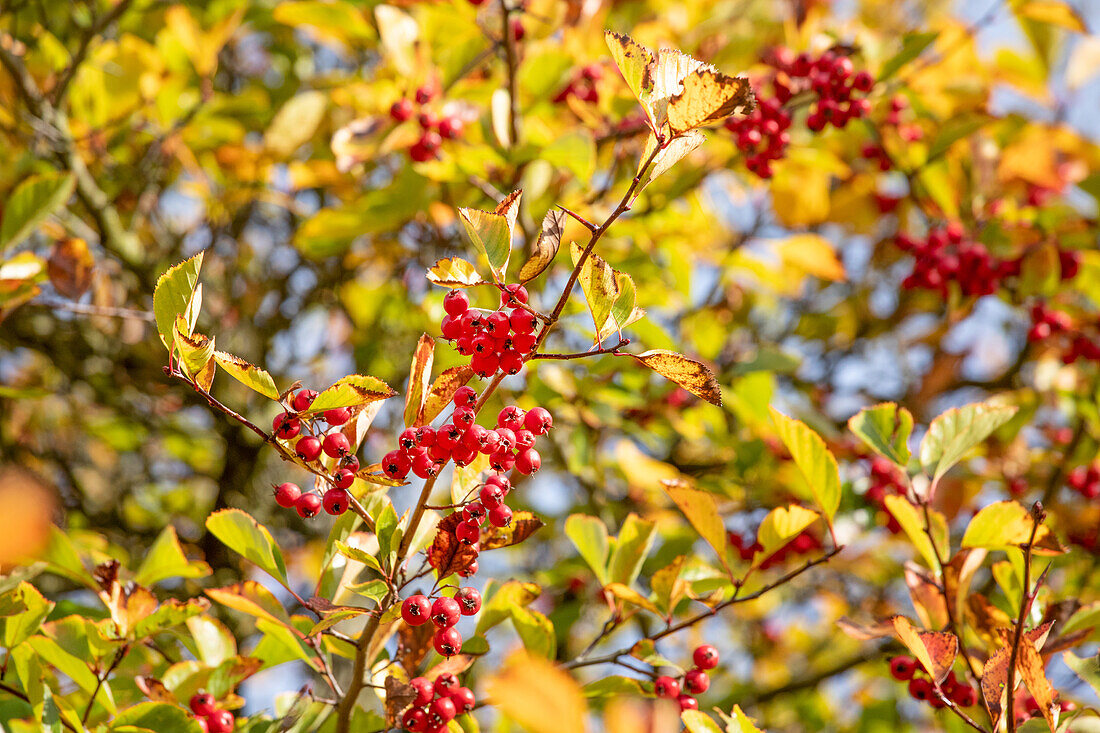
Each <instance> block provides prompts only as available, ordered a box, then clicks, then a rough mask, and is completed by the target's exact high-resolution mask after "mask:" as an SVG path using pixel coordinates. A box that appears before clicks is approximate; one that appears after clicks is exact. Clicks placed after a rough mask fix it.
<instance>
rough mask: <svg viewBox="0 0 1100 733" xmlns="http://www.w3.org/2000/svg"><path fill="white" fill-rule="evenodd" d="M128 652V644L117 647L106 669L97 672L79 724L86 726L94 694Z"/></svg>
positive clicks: (94, 697) (93, 704)
mask: <svg viewBox="0 0 1100 733" xmlns="http://www.w3.org/2000/svg"><path fill="white" fill-rule="evenodd" d="M129 652H130V645H129V644H124V645H123V646H121V647H119V650H118V651H117V652H115V658H114V660H112V661H111V665H110V666H109V667H107V669H106V670H104V671H103V673H102V674H97V675H96V676H95V689H94V690H92V696H91V697H89V698H88V706H87V707H85V708H84V715H82V716H80V724H81V725H85V726H86V725H87V724H88V716H89V715H91V714H92V708H93V707H95V699H96V695H98V694H99V691H100V690H101V689H102V688H103V683H104V682H106V681H107V678H108V677H110V676H111V672H114V671H115V668H117V667H118V665H119V664H121V663H122V660H123V659H124V658H125V657H126V655H127V654H128V653H129Z"/></svg>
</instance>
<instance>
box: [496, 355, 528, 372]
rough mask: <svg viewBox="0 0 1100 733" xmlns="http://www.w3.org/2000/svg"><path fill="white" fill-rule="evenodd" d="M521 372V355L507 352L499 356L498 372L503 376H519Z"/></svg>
mask: <svg viewBox="0 0 1100 733" xmlns="http://www.w3.org/2000/svg"><path fill="white" fill-rule="evenodd" d="M522 370H523V355H522V354H520V353H519V352H518V351H514V350H508V351H505V352H504V353H503V354H501V355H500V371H502V372H504V373H505V374H519V373H520V372H521V371H522Z"/></svg>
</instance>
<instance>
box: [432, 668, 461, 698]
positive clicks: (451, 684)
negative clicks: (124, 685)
mask: <svg viewBox="0 0 1100 733" xmlns="http://www.w3.org/2000/svg"><path fill="white" fill-rule="evenodd" d="M461 686H462V683H461V682H459V681H458V677H457V676H455V674H454V673H452V672H444V673H443V674H441V675H439V676H438V677H436V678H435V682H433V683H432V690H433V691H434V692H435V694H436V695H437V696H439V697H450V696H451V695H452V694H454V693H455V692H456V691H457V690H458V688H460V687H461Z"/></svg>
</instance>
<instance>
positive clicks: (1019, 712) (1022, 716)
mask: <svg viewBox="0 0 1100 733" xmlns="http://www.w3.org/2000/svg"><path fill="white" fill-rule="evenodd" d="M1076 709H1077V706H1076V705H1075V704H1074V703H1073V702H1072V701H1071V700H1060V701H1058V710H1059V711H1060V712H1063V713H1068V712H1072V711H1074V710H1076ZM1015 710H1016V725H1017V726H1020V725H1023V724H1024V723H1026V722H1027V721H1029V720H1031V719H1032V718H1042V717H1043V711H1042V709H1041V708H1040V707H1039V701H1038V700H1036V699H1035V698H1034V697H1033V696H1032V695H1017V701H1016V705H1015Z"/></svg>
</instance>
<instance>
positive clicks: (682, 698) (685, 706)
mask: <svg viewBox="0 0 1100 733" xmlns="http://www.w3.org/2000/svg"><path fill="white" fill-rule="evenodd" d="M676 702H678V703H680V712H681V713H682V712H684V711H685V710H698V709H699V702H698V701H697V700H696V699H695V698H694V697H692V696H691V695H679V696H678V697H677V698H676Z"/></svg>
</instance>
